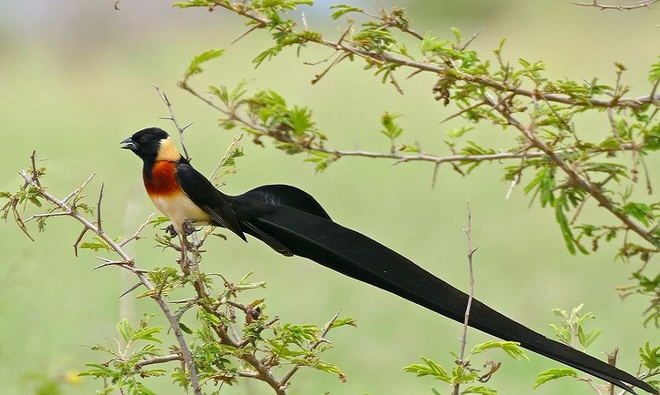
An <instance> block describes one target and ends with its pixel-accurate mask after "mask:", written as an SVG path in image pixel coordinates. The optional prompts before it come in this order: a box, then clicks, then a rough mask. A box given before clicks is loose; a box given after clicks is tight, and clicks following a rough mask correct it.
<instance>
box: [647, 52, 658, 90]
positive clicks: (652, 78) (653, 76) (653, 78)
mask: <svg viewBox="0 0 660 395" xmlns="http://www.w3.org/2000/svg"><path fill="white" fill-rule="evenodd" d="M659 58H660V57H659ZM658 81H660V61H658V62H656V63H653V64H652V65H651V70H649V82H650V83H651V85H653V84H656V83H657V82H658Z"/></svg>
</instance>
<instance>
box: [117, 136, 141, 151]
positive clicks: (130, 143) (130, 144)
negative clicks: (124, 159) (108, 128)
mask: <svg viewBox="0 0 660 395" xmlns="http://www.w3.org/2000/svg"><path fill="white" fill-rule="evenodd" d="M119 144H126V145H124V146H123V147H121V148H123V149H129V150H131V151H135V150H136V149H137V145H135V143H134V142H133V140H132V139H131V138H130V137H129V138H127V139H125V140H123V141H122V142H121V143H119Z"/></svg>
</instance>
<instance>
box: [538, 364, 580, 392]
mask: <svg viewBox="0 0 660 395" xmlns="http://www.w3.org/2000/svg"><path fill="white" fill-rule="evenodd" d="M537 377H538V379H536V382H534V387H533V388H534V389H536V388H538V387H539V386H541V385H543V384H545V383H547V382H548V381H551V380H556V379H560V378H562V377H577V372H576V371H575V370H573V369H568V368H555V369H549V370H546V371H545V372H541V373H539V374H538V376H537Z"/></svg>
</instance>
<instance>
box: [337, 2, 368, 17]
mask: <svg viewBox="0 0 660 395" xmlns="http://www.w3.org/2000/svg"><path fill="white" fill-rule="evenodd" d="M330 9H331V10H335V11H333V12H332V14H330V17H331V18H332V19H338V18H340V17H342V16H343V15H346V14H348V13H351V12H360V13H361V12H364V11H363V10H362V8H359V7H355V6H352V5H350V4H334V5H331V6H330Z"/></svg>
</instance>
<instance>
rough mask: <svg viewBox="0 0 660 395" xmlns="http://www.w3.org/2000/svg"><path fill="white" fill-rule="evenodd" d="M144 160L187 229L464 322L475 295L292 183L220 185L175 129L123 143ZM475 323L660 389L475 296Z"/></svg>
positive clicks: (620, 379)
mask: <svg viewBox="0 0 660 395" xmlns="http://www.w3.org/2000/svg"><path fill="white" fill-rule="evenodd" d="M121 143H122V144H124V145H123V147H122V148H126V149H129V150H131V151H133V152H134V153H135V154H136V155H137V156H138V157H140V159H142V162H143V169H142V177H143V179H144V186H145V187H146V189H147V193H148V194H149V197H150V198H151V201H152V202H153V203H154V205H155V206H156V207H157V208H158V209H159V210H160V211H161V212H162V213H163V214H165V215H166V216H167V217H169V219H170V220H171V221H172V226H173V228H174V230H175V231H176V232H178V233H182V234H186V233H188V232H189V230H190V229H189V227H190V225H191V224H192V226H196V225H213V226H222V227H225V228H227V229H229V230H230V231H232V232H233V233H235V234H236V235H237V236H238V237H240V238H241V239H243V240H245V241H247V238H246V236H245V235H246V234H248V235H251V236H253V237H255V238H257V239H259V240H261V241H263V242H264V243H266V244H268V245H269V246H270V247H271V248H273V249H274V250H275V251H277V252H279V253H280V254H283V255H287V256H291V255H298V256H302V257H305V258H309V259H311V260H313V261H315V262H317V263H319V264H321V265H323V266H326V267H328V268H330V269H332V270H336V271H338V272H340V273H343V274H345V275H347V276H349V277H352V278H354V279H357V280H360V281H363V282H365V283H368V284H371V285H373V286H376V287H378V288H381V289H384V290H386V291H389V292H391V293H393V294H395V295H398V296H400V297H402V298H404V299H407V300H409V301H411V302H413V303H416V304H418V305H420V306H423V307H426V308H427V309H429V310H432V311H435V312H436V313H439V314H442V315H444V316H446V317H449V318H451V319H453V320H456V321H458V322H463V319H464V315H465V309H466V306H467V303H468V295H466V294H465V293H464V292H462V291H460V290H458V289H456V288H454V287H452V286H451V285H449V284H447V283H446V282H444V281H442V280H441V279H439V278H437V277H435V276H434V275H432V274H431V273H429V272H427V271H426V270H424V269H422V268H421V267H419V266H417V265H416V264H414V263H413V262H411V261H410V260H408V259H407V258H405V257H403V256H401V255H399V254H398V253H396V252H394V251H392V250H391V249H389V248H387V247H385V246H383V245H382V244H380V243H378V242H377V241H374V240H372V239H370V238H369V237H367V236H365V235H363V234H361V233H358V232H356V231H354V230H351V229H348V228H345V227H343V226H341V225H339V224H337V223H336V222H334V221H332V219H331V218H330V216H329V215H328V214H327V213H326V212H325V210H324V209H323V207H321V205H320V204H319V203H318V202H317V201H316V200H315V199H314V198H313V197H312V196H310V195H309V194H307V193H306V192H303V191H301V190H300V189H297V188H294V187H291V186H287V185H265V186H261V187H258V188H255V189H253V190H251V191H248V192H246V193H244V194H242V195H238V196H228V195H225V194H223V193H222V192H220V191H219V190H217V189H216V188H215V187H214V186H213V184H212V183H211V182H210V181H209V180H208V179H206V177H204V176H203V175H202V174H200V173H199V172H198V171H197V170H195V169H194V168H193V167H192V166H191V165H190V163H189V162H188V161H187V160H186V159H185V158H183V157H182V156H181V155H180V154H179V152H178V151H177V149H176V148H175V146H174V144H173V143H172V141H171V140H170V138H169V136H168V134H167V133H166V132H165V131H163V130H161V129H158V128H147V129H143V130H140V131H138V132H136V133H135V134H133V135H132V136H131V137H129V138H127V139H125V140H124V141H122V142H121ZM469 325H470V326H471V327H473V328H476V329H479V330H481V331H484V332H486V333H489V334H491V335H493V336H496V337H498V338H500V339H504V340H508V341H514V342H518V343H520V345H521V346H522V347H524V348H526V349H528V350H531V351H533V352H535V353H538V354H541V355H543V356H546V357H548V358H550V359H554V360H555V361H559V362H561V363H564V364H566V365H568V366H571V367H573V368H576V369H579V370H581V371H583V372H586V373H589V374H591V375H593V376H596V377H598V378H600V379H603V380H606V381H609V382H610V383H612V384H614V385H616V386H618V387H620V388H623V389H625V390H626V391H628V392H631V393H635V392H634V391H633V389H632V387H638V388H641V389H643V390H645V391H647V392H649V393H651V394H658V390H656V389H655V388H653V387H652V386H651V385H649V384H647V383H645V382H643V381H642V380H640V379H638V378H637V377H635V376H633V375H631V374H629V373H626V372H624V371H623V370H620V369H617V368H615V367H614V366H611V365H609V364H607V363H605V362H603V361H600V360H598V359H596V358H594V357H591V356H589V355H587V354H585V353H582V352H580V351H578V350H575V349H573V348H571V347H568V346H566V345H564V344H562V343H559V342H557V341H554V340H551V339H548V338H546V337H545V336H543V335H541V334H539V333H537V332H535V331H533V330H531V329H529V328H527V327H525V326H524V325H522V324H520V323H518V322H516V321H514V320H512V319H510V318H508V317H506V316H504V315H502V314H500V313H498V312H497V311H495V310H493V309H492V308H490V307H488V306H486V305H485V304H483V303H481V302H480V301H478V300H473V301H472V306H471V310H470V318H469Z"/></svg>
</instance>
